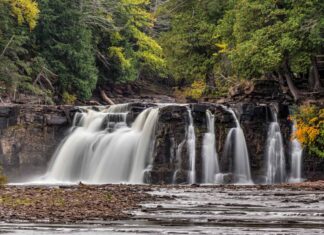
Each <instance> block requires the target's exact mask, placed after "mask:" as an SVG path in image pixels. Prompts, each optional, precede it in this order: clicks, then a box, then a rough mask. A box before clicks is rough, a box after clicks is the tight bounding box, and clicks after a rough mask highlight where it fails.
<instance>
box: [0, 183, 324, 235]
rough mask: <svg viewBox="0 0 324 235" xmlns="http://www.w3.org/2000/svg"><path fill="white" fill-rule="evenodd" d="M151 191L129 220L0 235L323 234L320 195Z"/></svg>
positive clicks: (7, 228)
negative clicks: (151, 198) (153, 197)
mask: <svg viewBox="0 0 324 235" xmlns="http://www.w3.org/2000/svg"><path fill="white" fill-rule="evenodd" d="M152 193H153V194H154V195H157V196H160V198H162V199H159V200H156V201H154V202H147V203H144V204H142V206H141V208H140V209H137V210H135V211H131V212H130V213H131V214H132V215H133V218H132V219H130V220H126V221H113V222H102V221H98V222H94V221H91V222H87V221H85V222H84V223H83V224H82V225H62V224H61V225H53V224H25V223H11V224H8V223H0V234H19V235H20V234H35V235H39V234H44V235H49V234H75V235H83V234H85V235H89V234H148V233H149V234H238V233H240V234H324V191H304V190H290V189H286V188H271V190H269V189H262V187H261V189H260V187H258V186H249V187H243V186H240V187H237V186H230V187H221V186H218V187H213V186H201V187H188V186H177V187H171V186H168V187H161V188H160V189H158V190H156V191H153V192H152ZM164 196H165V197H164ZM170 198H171V199H170Z"/></svg>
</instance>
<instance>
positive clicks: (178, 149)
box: [172, 140, 186, 184]
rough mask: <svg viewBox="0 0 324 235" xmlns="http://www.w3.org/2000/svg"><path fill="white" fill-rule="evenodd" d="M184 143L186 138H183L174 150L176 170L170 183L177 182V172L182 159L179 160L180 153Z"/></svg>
mask: <svg viewBox="0 0 324 235" xmlns="http://www.w3.org/2000/svg"><path fill="white" fill-rule="evenodd" d="M185 143H186V140H183V141H182V142H181V143H180V144H179V145H178V147H177V150H176V161H177V165H176V170H175V171H174V174H173V177H172V183H173V184H176V183H177V174H178V173H179V171H180V170H181V164H182V160H181V153H182V149H183V146H184V144H185Z"/></svg>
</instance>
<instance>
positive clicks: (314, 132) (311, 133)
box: [290, 105, 324, 156]
mask: <svg viewBox="0 0 324 235" xmlns="http://www.w3.org/2000/svg"><path fill="white" fill-rule="evenodd" d="M290 119H291V120H292V121H295V122H296V124H297V130H296V131H295V133H294V137H295V138H297V139H298V141H299V142H300V143H301V144H302V145H303V146H305V147H308V148H309V149H310V151H313V152H315V154H317V155H319V156H324V151H323V148H324V146H323V143H324V109H319V108H318V107H316V106H314V105H303V106H301V107H299V109H298V111H297V112H296V113H295V114H294V115H293V116H292V117H290Z"/></svg>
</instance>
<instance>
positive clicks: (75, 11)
mask: <svg viewBox="0 0 324 235" xmlns="http://www.w3.org/2000/svg"><path fill="white" fill-rule="evenodd" d="M39 3H40V6H41V9H42V12H41V15H40V19H39V27H37V30H36V34H37V35H36V37H37V43H38V46H39V48H40V53H41V54H42V56H43V57H44V58H45V59H46V61H47V63H48V65H49V68H50V69H51V70H52V71H53V72H54V73H55V74H57V75H58V79H59V91H60V94H63V93H64V92H68V93H70V94H72V95H74V96H76V97H77V98H79V99H81V100H87V99H89V98H90V97H91V95H92V91H93V90H94V88H95V86H96V82H97V78H98V69H97V68H96V63H95V52H94V47H93V37H92V32H91V30H90V29H89V28H88V27H87V25H84V24H83V23H82V16H83V14H82V13H83V12H82V10H83V9H82V1H76V0H73V1H60V0H51V1H48V0H42V1H39Z"/></svg>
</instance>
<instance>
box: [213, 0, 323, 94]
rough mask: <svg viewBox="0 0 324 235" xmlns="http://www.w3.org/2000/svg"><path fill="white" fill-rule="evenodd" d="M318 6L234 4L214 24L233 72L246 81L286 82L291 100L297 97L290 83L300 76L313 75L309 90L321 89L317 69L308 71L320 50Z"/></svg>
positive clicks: (311, 1)
mask: <svg viewBox="0 0 324 235" xmlns="http://www.w3.org/2000/svg"><path fill="white" fill-rule="evenodd" d="M323 4H324V3H323V1H320V0H307V1H293V0H288V1H283V0H282V1H272V0H264V1H263V0H262V1H261V0H239V1H236V3H235V4H234V5H233V8H232V9H230V10H228V11H227V12H226V14H225V16H224V18H223V19H222V21H221V22H220V25H219V26H218V32H219V35H220V36H221V38H222V40H223V41H225V42H226V43H227V44H228V50H227V51H226V55H227V56H228V58H229V59H230V61H231V64H232V69H233V71H234V73H235V74H237V76H241V77H243V78H247V79H251V78H255V77H260V76H262V75H269V76H270V77H279V78H280V79H282V80H283V79H285V80H286V82H287V83H288V86H289V88H290V91H291V93H292V94H293V96H294V98H295V100H298V99H299V96H300V93H299V91H298V89H297V88H296V87H295V86H294V83H293V79H294V78H296V77H297V76H298V75H300V74H308V75H309V76H313V75H314V78H315V82H314V83H315V86H314V89H315V90H318V89H320V83H319V79H318V78H319V77H318V71H316V70H314V69H313V70H312V71H311V72H309V71H310V68H311V66H312V62H313V61H314V60H313V58H314V56H315V55H316V54H317V53H319V52H320V50H321V49H322V48H321V47H322V46H321V45H322V43H323V37H322V36H323V35H322V33H323V29H324V28H323V26H324V25H323V10H324V5H323ZM313 66H314V64H313ZM314 73H315V74H314ZM296 75H297V76H296Z"/></svg>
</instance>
